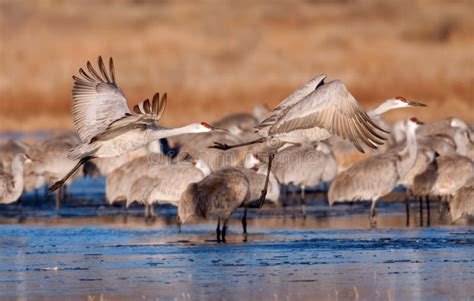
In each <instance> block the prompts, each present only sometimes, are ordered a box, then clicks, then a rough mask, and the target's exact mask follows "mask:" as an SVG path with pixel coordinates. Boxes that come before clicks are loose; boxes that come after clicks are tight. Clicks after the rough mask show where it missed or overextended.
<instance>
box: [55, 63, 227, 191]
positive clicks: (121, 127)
mask: <svg viewBox="0 0 474 301" xmlns="http://www.w3.org/2000/svg"><path fill="white" fill-rule="evenodd" d="M98 65H99V70H100V74H99V73H98V72H97V71H96V70H95V69H94V67H92V64H91V63H90V62H87V69H88V71H89V73H87V72H86V71H84V70H83V69H82V68H81V69H79V73H80V75H78V76H76V75H74V76H73V79H74V86H73V88H72V98H73V104H72V115H73V120H74V125H75V127H76V130H77V132H78V134H79V137H80V138H81V143H80V144H79V145H77V146H75V147H74V148H73V149H71V152H70V154H69V156H70V157H71V158H72V159H74V160H79V162H78V163H77V164H76V166H75V167H74V168H73V169H72V170H71V171H70V172H69V173H68V174H66V176H64V178H63V179H61V180H60V181H58V182H56V183H55V184H54V185H53V186H51V187H50V188H49V191H50V192H52V191H55V190H57V189H58V188H59V187H61V186H62V185H63V184H64V182H65V181H66V180H67V179H68V178H69V177H70V176H71V175H72V174H73V173H74V172H75V171H76V170H77V169H78V168H79V167H80V166H81V165H82V164H84V163H85V162H87V161H89V160H91V159H94V158H104V157H105V158H109V157H118V156H120V155H123V154H125V153H127V152H129V151H132V150H135V149H138V148H140V147H142V146H144V145H147V144H148V143H150V142H151V141H154V140H158V139H161V138H166V137H170V136H175V135H181V134H186V133H201V132H209V131H211V130H218V129H217V128H215V127H213V126H211V125H209V124H207V123H205V122H200V123H192V124H189V125H186V126H183V127H180V128H165V127H162V126H160V125H158V121H159V120H160V119H161V117H162V116H163V113H164V111H165V107H166V102H167V95H166V93H165V94H164V95H163V96H162V97H161V98H160V95H159V93H156V94H155V95H154V96H153V100H152V101H151V102H150V101H149V100H148V99H147V100H144V101H143V102H141V103H140V104H139V105H136V106H135V107H134V108H133V113H132V112H130V110H129V109H128V106H127V99H126V98H125V96H124V95H123V93H122V91H121V89H120V88H119V87H118V86H117V83H116V81H115V71H114V64H113V60H112V58H110V60H109V70H108V71H107V68H106V66H105V64H104V61H103V60H102V57H100V56H99V59H98Z"/></svg>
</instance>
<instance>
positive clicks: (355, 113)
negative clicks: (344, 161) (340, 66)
mask: <svg viewBox="0 0 474 301" xmlns="http://www.w3.org/2000/svg"><path fill="white" fill-rule="evenodd" d="M316 127H317V128H322V129H326V130H327V131H329V132H330V133H331V134H333V135H338V136H340V137H342V138H344V139H349V140H350V141H351V142H352V143H353V144H354V145H355V146H356V147H357V149H358V150H359V151H361V152H363V149H362V147H361V143H360V142H362V143H364V144H366V145H367V146H369V147H371V148H377V145H382V144H383V140H386V139H387V138H386V137H385V135H383V132H385V133H387V132H386V131H385V130H383V129H381V128H380V127H379V126H378V125H377V124H375V122H374V121H372V119H370V117H369V116H368V115H367V113H366V112H365V111H364V110H363V109H362V108H361V107H360V106H359V104H358V103H357V101H356V100H355V98H354V97H353V96H352V95H351V94H350V93H349V91H347V89H346V87H345V85H344V83H342V82H341V81H339V80H335V81H332V82H330V83H327V84H324V85H322V86H319V87H318V88H317V89H315V90H314V91H313V92H311V93H310V94H308V95H307V96H306V97H304V98H303V99H302V100H301V101H299V102H298V103H297V104H295V105H294V106H292V107H290V108H288V110H287V111H286V112H285V113H284V115H283V116H282V117H280V118H279V119H278V120H277V121H276V122H275V124H274V125H273V126H272V127H271V128H270V131H269V132H270V134H278V133H287V132H291V131H294V130H298V129H309V128H316Z"/></svg>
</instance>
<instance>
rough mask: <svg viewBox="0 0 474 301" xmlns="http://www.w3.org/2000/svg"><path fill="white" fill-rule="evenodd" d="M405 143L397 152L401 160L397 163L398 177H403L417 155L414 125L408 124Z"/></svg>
mask: <svg viewBox="0 0 474 301" xmlns="http://www.w3.org/2000/svg"><path fill="white" fill-rule="evenodd" d="M406 143H407V145H406V146H405V148H404V149H403V150H402V151H401V152H400V153H399V155H400V157H401V160H400V161H399V162H398V164H397V165H398V166H397V167H398V173H399V176H400V178H403V177H405V175H406V174H407V173H408V172H409V171H410V169H411V168H412V167H413V165H415V162H416V159H417V157H418V145H417V142H416V127H413V126H408V129H407V141H406Z"/></svg>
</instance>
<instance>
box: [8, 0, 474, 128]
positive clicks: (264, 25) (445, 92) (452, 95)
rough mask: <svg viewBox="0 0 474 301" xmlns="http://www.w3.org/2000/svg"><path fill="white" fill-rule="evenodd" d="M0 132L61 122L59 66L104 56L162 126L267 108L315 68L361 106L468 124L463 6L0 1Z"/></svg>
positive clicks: (65, 99) (468, 42)
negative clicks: (151, 105) (395, 103)
mask: <svg viewBox="0 0 474 301" xmlns="http://www.w3.org/2000/svg"><path fill="white" fill-rule="evenodd" d="M0 9H1V15H0V66H1V68H0V98H1V100H0V120H2V122H1V123H0V130H32V129H64V128H71V127H72V121H71V117H70V115H69V110H70V90H71V84H72V80H71V75H72V74H74V73H76V72H77V69H78V68H79V67H81V66H83V65H84V63H85V61H87V60H95V59H96V57H97V56H98V55H99V54H101V55H103V56H113V57H114V59H115V62H116V69H117V77H118V82H119V84H120V86H121V87H122V89H123V90H124V92H125V94H126V95H127V96H128V97H129V99H130V101H131V103H132V104H134V103H136V102H138V101H139V100H141V99H144V98H147V97H150V96H151V95H152V94H153V93H154V92H155V91H167V92H168V93H169V100H170V103H169V106H168V112H167V114H166V115H165V116H166V117H165V118H164V123H166V124H168V125H178V124H182V123H185V122H189V121H193V120H196V119H198V120H211V121H212V120H214V119H216V118H219V117H221V116H223V115H224V114H228V113H232V112H240V111H249V110H251V108H252V107H253V106H254V105H255V104H257V103H260V102H263V103H267V104H269V105H274V104H276V103H277V102H279V101H280V100H281V99H282V98H283V97H285V96H286V95H287V94H289V93H290V92H291V91H292V90H293V89H294V88H296V87H297V86H298V85H300V84H301V83H303V82H304V81H306V80H308V79H309V78H311V77H312V76H313V75H314V74H316V73H321V72H324V73H327V74H328V76H329V79H334V78H340V79H343V80H344V81H345V82H346V83H347V85H348V86H349V88H350V90H351V91H352V92H353V94H354V95H355V96H356V97H357V98H358V99H359V100H360V101H361V102H362V103H363V105H364V106H366V107H371V106H374V105H376V104H377V102H379V101H381V100H383V99H385V98H388V97H392V96H396V95H403V96H405V97H407V98H413V99H414V100H421V101H424V102H425V103H427V104H429V106H430V107H429V108H428V109H424V110H423V109H416V110H415V109H413V110H405V111H399V112H396V113H393V114H391V115H389V116H388V119H389V120H394V119H397V118H402V117H407V116H409V115H412V114H416V115H418V116H419V117H420V118H421V119H424V120H427V121H432V120H436V119H441V118H444V117H447V116H452V115H455V116H460V117H461V118H464V119H467V120H469V121H471V122H473V121H474V114H472V109H473V106H474V105H473V103H474V99H473V95H474V93H473V87H474V59H473V49H474V19H473V18H472V17H471V15H472V11H474V2H473V1H469V0H466V1H437V0H434V1H423V0H419V1H409V0H402V1H363V0H359V1H343V0H340V1H317V0H311V1H250V0H248V1H179V2H178V1H165V0H163V1H156V2H155V1H147V0H135V1H59V0H56V1H54V0H50V1H32V0H30V1H27V0H25V1H15V0H0Z"/></svg>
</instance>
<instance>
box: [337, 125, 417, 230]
mask: <svg viewBox="0 0 474 301" xmlns="http://www.w3.org/2000/svg"><path fill="white" fill-rule="evenodd" d="M417 126H418V121H417V120H416V119H414V118H412V119H410V120H409V122H408V134H407V143H406V144H405V147H404V149H403V150H401V151H399V149H394V150H393V151H388V152H386V153H383V154H379V155H375V156H372V157H369V158H367V159H365V160H362V161H359V162H357V163H356V164H354V165H353V166H352V167H351V168H349V169H348V170H346V171H343V172H341V173H340V174H338V175H337V176H336V178H335V180H334V181H333V182H332V184H331V187H330V189H329V193H328V197H329V204H330V205H332V204H334V203H335V202H344V201H349V202H352V201H360V200H370V201H372V206H371V210H370V215H369V218H370V219H371V222H372V223H375V204H376V202H377V200H378V199H379V198H380V197H382V196H384V195H386V194H388V193H390V192H391V191H392V190H393V188H395V187H396V186H397V185H398V184H399V182H400V180H401V179H402V178H403V177H405V176H406V174H407V173H408V172H409V171H410V169H411V168H412V167H413V165H414V164H415V162H416V158H417V155H418V150H417V143H416V135H415V130H416V128H417Z"/></svg>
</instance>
